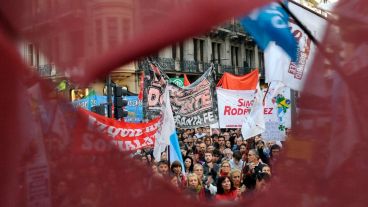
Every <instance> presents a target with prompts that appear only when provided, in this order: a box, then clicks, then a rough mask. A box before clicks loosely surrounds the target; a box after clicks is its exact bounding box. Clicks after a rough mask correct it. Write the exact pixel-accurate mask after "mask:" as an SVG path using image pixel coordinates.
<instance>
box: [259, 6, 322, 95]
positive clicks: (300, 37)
mask: <svg viewBox="0 0 368 207" xmlns="http://www.w3.org/2000/svg"><path fill="white" fill-rule="evenodd" d="M289 9H290V11H291V12H292V13H293V14H294V15H295V16H296V17H297V18H298V19H300V21H301V22H302V23H303V25H305V26H306V27H307V28H308V30H309V31H311V33H312V34H313V36H314V37H315V38H316V39H317V40H319V41H322V38H323V36H324V30H325V29H326V24H327V21H326V19H324V18H323V17H321V16H319V15H316V14H315V13H313V12H311V11H308V10H307V9H305V8H304V7H302V6H300V5H298V4H296V3H290V4H289ZM289 26H290V29H291V32H292V33H293V34H294V35H295V37H296V38H297V44H298V54H297V55H298V58H297V59H298V60H297V61H292V60H291V59H290V57H289V56H288V55H287V54H286V53H285V51H284V50H283V49H282V48H281V47H280V46H279V45H277V44H275V43H274V42H272V43H271V44H270V45H269V46H268V47H267V49H266V50H264V59H265V78H266V82H267V83H270V82H271V81H281V82H283V83H284V84H285V85H286V86H287V87H289V88H291V89H293V90H297V91H301V90H302V88H303V85H304V83H305V80H306V78H307V75H308V73H309V71H310V69H311V67H312V64H313V59H314V56H315V53H316V51H317V48H316V45H315V44H314V43H313V42H312V41H311V39H310V38H309V37H308V35H307V34H306V33H305V32H304V31H303V30H302V29H301V28H300V27H299V25H297V24H296V23H295V22H294V21H290V22H289Z"/></svg>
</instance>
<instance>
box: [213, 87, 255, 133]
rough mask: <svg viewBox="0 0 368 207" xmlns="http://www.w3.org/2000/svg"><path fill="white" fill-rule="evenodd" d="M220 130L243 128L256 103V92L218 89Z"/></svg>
mask: <svg viewBox="0 0 368 207" xmlns="http://www.w3.org/2000/svg"><path fill="white" fill-rule="evenodd" d="M216 91H217V101H218V112H219V125H220V128H241V127H242V123H243V122H244V119H245V117H246V116H248V115H249V112H250V109H251V107H252V105H253V102H254V95H255V94H254V93H255V91H254V90H244V91H243V90H242V91H240V90H227V89H222V88H216Z"/></svg>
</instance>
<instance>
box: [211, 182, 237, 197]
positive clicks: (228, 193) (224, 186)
mask: <svg viewBox="0 0 368 207" xmlns="http://www.w3.org/2000/svg"><path fill="white" fill-rule="evenodd" d="M237 198H238V197H237V191H236V188H235V186H234V184H233V182H232V181H231V179H230V177H229V176H222V177H219V178H218V180H217V194H216V197H215V199H216V200H217V201H234V200H236V199H237Z"/></svg>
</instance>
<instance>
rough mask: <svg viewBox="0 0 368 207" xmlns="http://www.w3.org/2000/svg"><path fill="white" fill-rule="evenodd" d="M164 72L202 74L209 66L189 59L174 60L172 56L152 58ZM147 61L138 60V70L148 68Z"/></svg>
mask: <svg viewBox="0 0 368 207" xmlns="http://www.w3.org/2000/svg"><path fill="white" fill-rule="evenodd" d="M152 61H153V62H154V63H157V64H158V65H159V67H160V68H161V69H162V70H163V71H165V72H172V73H173V72H184V73H198V74H202V73H203V72H204V71H206V70H207V68H208V67H209V66H210V65H209V64H208V63H204V62H198V61H191V60H183V61H180V60H174V59H173V58H154V59H153V60H152ZM148 67H149V65H148V62H147V61H144V60H140V61H138V70H143V69H148Z"/></svg>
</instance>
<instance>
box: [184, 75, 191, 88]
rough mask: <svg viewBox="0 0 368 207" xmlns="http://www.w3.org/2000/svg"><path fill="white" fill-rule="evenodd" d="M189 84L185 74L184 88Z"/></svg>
mask: <svg viewBox="0 0 368 207" xmlns="http://www.w3.org/2000/svg"><path fill="white" fill-rule="evenodd" d="M189 85H190V82H189V80H188V77H187V74H184V86H189Z"/></svg>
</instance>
